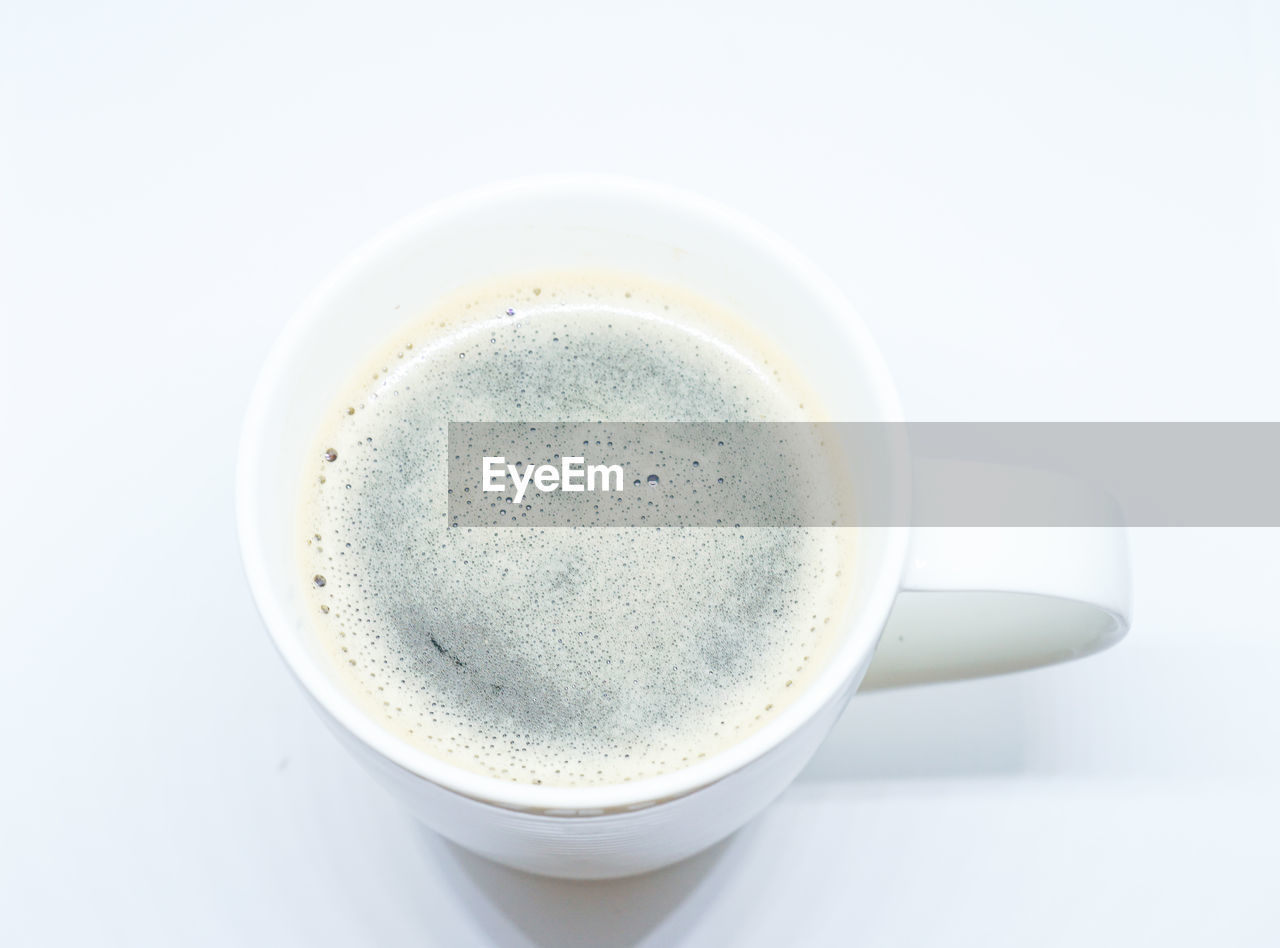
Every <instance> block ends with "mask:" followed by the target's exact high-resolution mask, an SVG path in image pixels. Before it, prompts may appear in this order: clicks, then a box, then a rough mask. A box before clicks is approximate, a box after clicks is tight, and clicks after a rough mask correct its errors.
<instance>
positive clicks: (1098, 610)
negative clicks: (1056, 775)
mask: <svg viewBox="0 0 1280 948" xmlns="http://www.w3.org/2000/svg"><path fill="white" fill-rule="evenodd" d="M916 463H917V468H916V477H917V478H920V477H941V478H948V477H952V476H953V475H955V474H956V472H957V468H956V466H957V465H963V464H965V463H966V462H962V461H951V460H935V459H918V460H917V462H916ZM1069 489H1070V490H1073V491H1077V492H1078V493H1079V495H1080V498H1081V502H1082V503H1093V502H1094V501H1095V500H1096V497H1097V492H1096V491H1095V490H1094V489H1093V488H1091V487H1090V486H1088V485H1086V484H1084V483H1083V482H1079V483H1076V484H1073V485H1070V487H1069ZM1130 615H1131V603H1130V586H1129V551H1128V542H1127V539H1126V535H1125V530H1124V528H1123V527H1121V526H1109V527H915V528H913V529H912V532H911V540H910V546H909V550H908V554H907V567H906V571H905V573H904V575H903V580H902V591H901V592H900V593H899V594H898V598H897V600H896V602H895V603H894V607H893V612H892V614H891V615H890V617H889V621H888V624H887V625H886V626H885V630H884V634H883V635H882V636H881V638H880V644H879V646H878V647H877V649H876V653H875V656H874V657H873V658H872V660H871V666H870V668H869V669H868V671H867V675H866V677H865V678H864V679H863V682H862V686H861V689H860V690H863V691H868V690H875V689H879V688H894V687H899V686H902V685H914V684H924V683H927V682H937V681H953V680H957V679H964V678H977V677H981V676H983V675H996V674H1000V673H1003V672H1011V671H1020V670H1022V669H1026V668H1034V667H1036V666H1039V665H1048V664H1051V663H1053V662H1061V661H1066V660H1067V659H1071V658H1080V657H1082V656H1085V655H1089V654H1091V653H1093V652H1097V651H1099V650H1101V649H1104V648H1106V647H1108V646H1109V645H1112V644H1114V643H1115V642H1117V641H1119V640H1120V638H1122V637H1123V636H1124V634H1125V632H1126V631H1128V628H1129V623H1130Z"/></svg>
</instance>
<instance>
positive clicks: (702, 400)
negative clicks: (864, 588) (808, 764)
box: [299, 274, 851, 786]
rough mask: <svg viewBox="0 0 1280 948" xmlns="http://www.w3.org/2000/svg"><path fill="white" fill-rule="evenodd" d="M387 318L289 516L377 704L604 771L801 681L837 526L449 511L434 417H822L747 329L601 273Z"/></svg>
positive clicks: (436, 736)
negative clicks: (460, 521) (382, 336)
mask: <svg viewBox="0 0 1280 948" xmlns="http://www.w3.org/2000/svg"><path fill="white" fill-rule="evenodd" d="M401 338H402V341H401V342H400V343H399V344H397V345H395V346H394V347H392V348H391V349H390V350H389V351H388V352H387V353H386V354H385V355H384V356H383V357H380V358H379V359H378V361H377V363H376V364H375V365H374V366H373V367H372V368H371V369H370V371H368V372H366V373H363V374H362V375H361V376H360V378H358V379H357V380H355V381H354V383H352V385H351V386H350V387H349V388H348V390H347V391H346V392H345V393H344V396H343V397H342V399H341V400H340V402H339V403H338V404H337V405H335V407H334V408H333V410H332V411H331V413H330V416H329V417H330V419H331V421H330V424H329V426H328V427H327V429H326V430H325V431H324V432H323V435H322V442H321V443H320V444H318V445H317V448H316V450H315V453H314V458H315V461H314V462H313V463H312V464H311V466H309V468H308V471H307V473H306V485H305V490H304V494H305V498H304V503H303V504H302V507H301V510H300V519H299V523H300V528H299V533H300V537H301V539H300V548H301V554H300V555H301V565H300V575H301V576H302V579H303V582H304V583H305V585H306V590H305V596H306V598H307V600H308V601H309V602H310V603H311V608H312V610H313V616H314V620H315V621H314V625H315V629H316V633H317V635H318V636H319V637H320V640H321V642H322V643H323V644H324V645H325V647H326V649H327V651H328V652H329V654H330V655H331V656H332V658H333V660H334V665H335V668H336V669H337V672H338V675H339V677H340V678H341V679H342V680H343V681H344V683H345V685H346V686H347V688H348V690H349V691H350V692H351V693H352V694H353V695H354V696H355V697H356V698H357V700H358V701H360V702H361V703H362V705H363V706H364V707H365V709H366V710H367V712H368V713H369V714H370V715H371V716H372V717H373V718H374V719H375V720H377V721H379V722H380V723H381V724H383V726H385V727H386V728H388V729H389V730H390V731H392V732H393V733H395V734H397V735H398V736H400V737H401V738H402V739H404V740H406V741H409V742H410V743H412V744H414V745H416V746H418V747H420V748H422V749H424V750H426V751H427V752H429V753H432V754H434V755H436V756H439V757H441V758H443V759H445V760H447V761H449V762H451V763H454V764H457V765H459V766H462V767H466V768H468V769H471V770H474V771H477V772H479V773H483V774H487V775H491V776H494V777H498V778H501V779H510V780H516V781H521V782H526V783H541V784H546V785H565V786H575V785H577V786H580V785H589V784H603V783H618V782H624V781H628V780H634V779H639V778H642V777H646V776H653V775H656V774H659V773H665V772H669V771H672V770H676V769H679V768H681V767H684V766H688V765H689V764H691V763H693V762H695V761H697V760H698V759H700V758H704V757H707V756H710V755H712V754H714V753H716V752H717V751H719V750H722V749H724V748H725V747H727V746H729V745H731V744H733V743H735V742H736V741H738V740H741V739H742V738H743V737H745V736H747V735H748V734H749V733H751V732H752V731H754V730H756V729H757V728H758V727H760V726H761V725H762V724H764V723H765V722H767V721H768V720H770V719H771V718H772V717H773V716H775V715H777V714H778V713H779V711H781V709H782V708H784V707H785V706H786V705H787V704H788V703H790V701H791V700H793V699H794V698H795V696H796V695H797V694H798V693H799V692H800V691H801V690H803V688H804V687H805V686H806V685H807V684H808V683H809V682H810V681H811V680H812V679H813V677H814V676H815V675H816V673H817V672H818V671H819V669H820V667H821V665H822V662H823V659H824V658H825V657H826V656H827V654H828V652H829V651H830V649H831V647H832V644H833V639H834V638H835V631H836V629H837V628H838V627H839V626H840V624H841V623H840V616H841V614H842V612H843V609H844V606H845V602H844V592H843V589H844V586H845V585H847V584H845V583H842V582H841V581H840V575H841V572H842V570H843V569H847V568H848V565H849V555H850V546H851V537H850V535H849V533H848V531H842V530H835V529H768V528H756V529H727V528H725V529H716V528H704V529H685V530H679V529H655V528H629V529H609V530H604V529H537V530H534V529H512V528H508V529H467V528H452V529H451V528H450V527H449V525H448V517H447V490H448V488H447V476H446V461H447V458H446V450H445V447H446V425H447V423H448V422H449V421H507V420H530V421H533V420H552V419H554V420H563V421H589V420H599V419H606V420H634V421H648V420H689V421H695V420H696V421H707V420H714V421H756V420H759V421H798V420H814V419H816V418H817V417H818V412H817V411H816V410H815V406H814V403H813V401H812V397H811V396H810V395H808V393H807V392H806V391H805V389H804V386H803V385H802V384H801V383H800V382H799V381H798V380H797V378H796V377H795V376H794V374H793V373H792V372H790V371H789V369H788V368H787V367H786V366H785V364H784V363H783V361H782V360H781V359H780V357H779V356H778V355H777V354H776V353H774V352H771V351H769V350H768V349H767V347H766V346H765V345H764V344H763V343H762V342H761V340H758V339H755V338H753V337H751V336H750V335H749V333H748V332H747V331H746V330H745V328H744V327H739V326H738V325H737V324H736V323H735V321H734V320H733V318H732V317H731V316H728V315H727V314H724V313H722V312H720V311H718V310H716V309H715V308H714V307H712V306H711V305H710V304H707V303H705V302H703V301H700V300H697V299H695V298H692V297H689V296H688V295H685V294H683V293H681V292H678V291H673V290H669V289H666V288H663V287H657V286H652V285H649V284H645V283H640V282H637V281H632V280H626V279H623V278H620V277H611V276H605V275H600V274H589V275H583V274H559V275H556V274H546V275H541V276H539V277H537V278H533V279H526V280H524V281H522V282H521V283H519V284H515V283H512V284H509V285H503V286H494V287H489V288H487V289H486V290H485V291H484V292H483V293H470V294H466V295H463V296H459V297H457V298H455V299H451V300H449V301H447V302H444V303H442V304H441V305H439V306H438V307H436V308H435V309H434V310H433V311H432V312H431V313H429V314H428V315H427V316H426V317H425V318H424V319H423V320H421V321H420V323H419V324H417V325H416V326H413V327H411V328H410V329H408V330H406V331H405V333H404V334H403V336H402V337H401ZM728 340H732V343H730V342H729V341H728ZM806 406H807V407H806ZM629 489H630V488H629ZM640 489H643V488H640Z"/></svg>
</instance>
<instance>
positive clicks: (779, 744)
mask: <svg viewBox="0 0 1280 948" xmlns="http://www.w3.org/2000/svg"><path fill="white" fill-rule="evenodd" d="M578 267H582V268H600V269H609V270H615V271H623V272H630V273H635V274H638V275H642V276H644V277H647V278H649V279H651V280H656V281H659V282H665V283H674V284H677V285H680V286H683V287H686V288H687V289H690V290H693V291H695V292H697V293H699V294H701V295H702V296H704V297H706V298H709V299H711V300H712V301H714V302H717V303H720V304H721V305H723V306H724V307H725V308H727V309H729V310H731V311H733V312H735V313H736V314H738V315H739V316H740V317H741V318H742V319H744V320H746V321H748V322H749V323H751V324H754V325H755V326H756V327H757V328H758V329H759V330H761V331H762V332H763V333H764V334H765V335H766V336H767V337H768V338H770V339H771V340H772V341H773V342H774V343H775V344H776V345H777V346H778V347H779V348H781V349H782V350H783V351H784V352H785V353H786V354H787V355H788V356H789V357H790V358H791V360H792V362H793V363H795V364H796V365H798V366H800V367H801V368H802V369H804V370H805V371H806V373H807V377H808V380H809V381H810V382H811V383H812V385H813V388H814V389H815V390H816V392H817V394H818V396H819V397H820V398H821V399H822V401H823V402H824V403H825V406H826V408H827V409H828V412H829V414H830V417H832V418H833V419H836V420H842V421H897V420H901V408H900V406H899V402H898V398H897V395H896V393H895V392H894V389H893V386H892V384H891V382H890V378H889V374H888V371H887V370H886V368H885V366H884V363H883V362H882V360H881V357H880V354H879V352H878V351H877V350H876V348H875V346H874V345H873V344H872V341H871V339H870V337H869V336H868V334H867V331H866V329H865V328H864V327H863V325H862V323H861V322H860V321H859V320H858V319H857V317H856V316H855V315H854V313H853V312H852V311H851V309H850V306H849V304H848V302H847V301H846V300H845V299H844V297H843V296H842V294H841V293H840V292H839V290H838V289H837V288H836V287H835V286H834V285H833V284H832V283H831V282H830V281H829V280H828V279H827V278H825V277H824V276H823V275H822V274H821V273H820V272H818V271H817V270H816V269H815V268H814V267H813V266H812V265H811V264H810V263H808V262H807V261H806V260H804V259H803V258H802V257H801V256H800V255H799V254H797V253H796V252H795V251H794V250H792V249H791V248H789V247H788V246H786V245H785V244H784V243H782V242H781V241H779V240H778V239H777V238H776V237H774V236H772V235H771V234H769V233H767V232H766V231H765V230H763V229H762V228H761V227H759V226H758V225H756V224H755V223H753V222H751V221H749V220H747V219H745V218H743V217H741V216H740V215H738V214H735V213H733V212H730V211H727V210H725V209H723V208H721V207H718V206H715V205H713V204H711V203H709V202H707V201H705V200H703V199H701V198H698V197H695V196H692V195H689V194H685V193H681V192H677V191H673V190H670V189H667V188H664V187H658V186H655V185H651V184H645V183H641V182H636V181H632V180H627V179H619V178H612V177H580V176H578V177H552V178H538V179H530V180H523V181H516V182H512V183H508V184H502V185H498V186H495V187H491V188H487V189H484V190H481V191H478V192H474V193H470V194H466V195H463V196H461V197H457V198H454V199H451V200H447V201H444V202H442V203H439V204H437V205H434V206H433V207H430V208H428V209H427V210H425V211H424V212H422V213H420V214H417V215H415V216H413V217H411V218H409V219H408V220H406V221H404V222H402V223H400V224H399V225H397V226H396V227H394V228H393V229H392V230H390V231H389V232H388V233H386V234H385V235H383V236H382V237H381V238H379V239H377V240H375V241H374V242H373V243H371V244H369V245H368V246H366V247H365V248H364V249H363V250H361V251H360V252H359V253H357V254H356V255H355V256H354V257H352V258H351V259H350V260H348V261H347V262H346V263H345V264H344V265H343V266H342V267H340V268H339V269H338V270H337V272H335V273H334V274H333V275H332V276H330V277H329V278H328V279H327V280H326V281H325V282H324V284H323V285H322V286H321V287H320V288H319V289H318V290H317V291H316V292H315V293H314V294H313V295H312V296H311V298H310V299H309V300H307V302H306V303H305V304H304V305H303V307H302V309H301V310H300V311H299V312H298V313H297V315H295V316H294V318H293V319H292V320H291V321H290V322H289V324H288V325H287V327H286V328H285V330H284V332H283V334H282V335H281V337H280V339H279V341H278V343H277V344H276V346H275V348H274V349H273V351H272V353H271V355H270V357H269V358H268V360H267V363H266V365H265V367H264V368H263V370H262V374H261V377H260V378H259V381H258V384H257V387H256V389H255V391H254V394H253V397H252V400H251V403H250V406H249V411H248V416H247V418H246V421H245V427H244V432H243V436H242V440H241V444H240V456H239V466H238V470H237V520H238V526H239V531H240V543H241V550H242V555H243V558H244V565H245V570H246V573H247V575H248V578H249V583H250V586H251V587H252V589H253V594H254V597H255V598H256V600H257V603H258V607H259V609H260V610H261V612H262V616H263V618H264V619H265V621H266V624H267V628H268V629H269V630H270V633H271V636H272V638H273V639H274V640H275V643H276V645H277V647H278V648H279V650H280V652H281V654H282V655H283V656H284V659H285V661H286V662H287V663H288V665H289V667H290V669H291V670H292V671H293V673H294V674H295V675H296V676H297V678H298V680H299V681H300V682H301V683H302V685H303V687H304V689H305V690H306V692H307V693H308V695H310V697H311V699H312V700H313V702H314V704H315V706H316V707H317V708H318V709H319V711H320V713H321V715H322V717H323V718H324V719H325V720H326V721H327V722H328V723H329V724H330V726H331V727H332V728H333V730H334V731H335V732H336V733H337V734H338V736H339V737H340V738H341V739H342V741H343V742H344V743H345V744H346V745H347V746H348V747H349V748H350V749H351V750H352V752H353V753H354V754H355V755H356V757H357V758H358V759H359V760H361V761H362V762H363V763H364V764H365V765H366V766H367V767H368V768H369V769H370V770H371V771H372V772H373V773H374V774H375V775H376V776H377V777H378V778H379V779H380V780H381V781H382V782H383V783H384V784H385V785H386V786H387V787H388V788H389V789H390V790H391V792H392V793H393V794H394V795H395V796H397V797H398V798H399V799H400V800H401V801H402V802H403V803H405V804H406V805H407V806H408V807H409V808H410V809H411V810H412V811H413V812H414V813H415V814H416V815H417V816H418V817H419V818H420V819H421V820H422V821H423V822H424V823H426V824H427V825H428V826H430V827H431V828H432V829H434V830H436V831H437V832H439V833H441V834H442V835H444V836H446V837H448V838H449V839H451V840H453V841H454V842H456V843H459V844H460V845H462V846H465V847H467V848H468V849H471V850H474V851H475V852H477V853H480V854H481V855H483V856H487V857H489V858H491V859H494V860H496V861H498V862H502V863H506V864H507V865H510V866H514V867H517V868H520V869H525V870H528V871H531V872H538V873H545V874H549V875H557V876H564V877H571V878H607V877H613V876H621V875H628V874H631V873H637V872H644V871H647V870H650V869H655V868H657V867H659V866H663V865H666V864H668V863H672V862H675V861H677V860H680V859H683V858H685V857H687V856H690V855H692V854H694V853H696V852H698V851H699V850H701V849H704V848H705V847H707V846H710V845H711V844H713V843H715V842H716V841H718V840H720V839H722V838H723V837H725V836H727V835H728V834H729V833H731V832H733V831H734V830H735V829H737V828H738V827H740V826H742V825H743V824H744V823H746V822H747V821H748V820H749V819H751V817H753V816H754V815H755V814H756V813H758V812H759V811H760V810H761V809H763V808H764V807H765V805H766V804H768V803H769V802H770V801H771V800H772V799H774V798H775V797H776V796H777V795H778V794H779V793H781V792H782V790H783V789H784V788H785V787H786V786H787V785H788V784H789V783H790V782H791V780H792V779H794V778H795V777H796V775H797V774H798V773H799V772H800V770H801V768H803V767H804V765H805V763H806V762H807V761H808V760H809V758H810V757H811V756H812V755H813V753H814V751H815V750H816V749H817V747H818V745H819V744H820V743H821V741H822V740H823V738H824V737H825V736H826V734H827V732H828V731H829V730H830V728H831V726H832V725H833V724H834V723H835V721H836V718H837V717H838V716H839V714H840V713H841V711H842V710H843V709H844V707H845V704H846V703H847V702H848V700H849V698H850V696H851V695H852V694H853V692H854V691H855V689H857V688H858V686H859V684H860V683H863V686H864V687H881V686H889V685H898V684H908V683H913V682H923V681H938V680H943V679H948V678H957V677H967V676H973V675H981V674H990V673H994V672H1000V671H1009V670H1013V669H1019V668H1027V667H1031V666H1033V665H1037V664H1043V663H1046V662H1050V661H1057V660H1061V659H1065V658H1069V657H1074V656H1079V655H1083V654H1087V653H1089V652H1092V651H1096V650H1097V649H1099V648H1102V647H1104V646H1106V645H1108V644H1110V643H1112V642H1114V641H1115V640H1116V639H1118V638H1119V637H1120V636H1121V635H1123V633H1124V631H1125V630H1126V629H1127V627H1128V622H1129V580H1128V560H1127V550H1126V545H1125V538H1124V534H1123V532H1122V531H1121V530H1119V529H1101V528H1089V529H1084V528H1070V529H1068V528H1054V529H1028V528H1021V529H994V528H981V529H959V528H945V529H919V528H915V529H910V528H907V527H885V528H867V529H863V530H861V531H860V532H859V535H858V540H857V542H858V553H857V557H856V566H855V567H854V568H853V569H852V570H850V571H849V572H851V573H852V574H853V575H852V576H851V577H850V580H849V581H850V582H851V583H852V584H853V587H854V596H853V597H852V601H853V603H854V605H853V606H852V607H851V608H850V610H849V611H848V614H847V615H846V616H845V617H844V619H843V623H844V628H843V632H842V637H841V639H840V641H839V645H838V647H837V648H836V649H835V651H834V654H833V655H832V656H831V658H830V659H829V661H828V663H827V665H826V667H825V669H823V671H822V672H821V674H820V675H819V676H818V677H817V678H816V679H815V680H814V681H813V683H812V684H811V685H810V686H809V687H808V688H807V689H806V690H805V691H804V692H803V693H802V694H801V695H800V696H799V697H798V698H797V699H796V700H795V701H794V703H792V704H791V705H790V706H789V707H788V708H786V709H785V710H784V711H782V713H781V714H779V715H778V716H777V717H776V718H775V719H774V720H772V721H771V722H770V723H768V724H767V725H766V726H764V727H762V728H761V729H760V730H759V731H757V732H755V733H753V734H751V735H749V736H748V737H747V738H745V739H744V740H742V741H741V742H739V743H738V744H735V745H733V746H732V747H730V748H729V749H727V750H725V751H723V752H721V753H719V754H716V755H714V756H712V757H710V758H708V759H707V760H705V761H703V762H700V763H698V764H695V765H694V766H690V767H688V768H686V769H683V770H678V771H675V772H673V773H668V774H665V775H662V776H658V777H653V778H646V779H643V780H637V781H633V782H629V783H624V784H618V785H612V786H599V787H581V788H557V787H544V786H532V785H524V784H518V783H510V782H502V781H499V780H496V779H494V778H491V777H486V776H482V775H480V774H478V773H473V772H471V771H468V770H463V769H460V768H458V767H455V766H452V765H450V764H449V763H446V762H445V761H443V760H441V759H439V758H437V757H433V756H431V755H429V754H427V753H426V752H424V751H421V750H419V749H417V748H415V747H412V746H410V745H408V744H406V743H404V742H402V741H401V740H399V739H398V738H396V737H394V736H393V735H392V734H391V733H390V732H388V731H386V730H384V729H383V728H382V727H381V726H379V725H378V724H377V723H376V722H375V721H373V720H372V719H371V718H370V717H369V716H368V715H366V714H365V713H364V712H363V711H361V710H360V708H359V707H358V706H357V704H356V702H355V701H354V700H353V699H352V698H351V697H350V696H349V695H348V693H347V692H346V691H345V690H344V688H343V686H342V685H341V683H340V682H339V681H338V679H337V677H336V670H335V669H333V668H332V667H331V665H330V662H329V659H327V658H326V657H325V656H324V655H323V654H322V652H321V649H320V643H319V642H318V640H316V639H315V638H314V637H313V636H312V634H311V630H310V626H309V625H308V623H307V622H306V621H304V619H305V617H304V603H303V601H302V598H301V592H302V588H301V584H300V583H299V582H298V570H299V568H300V566H299V563H298V561H297V559H296V552H295V549H296V548H295V537H294V530H295V526H294V516H295V511H296V502H297V493H298V490H299V485H300V483H301V478H302V473H301V472H302V469H303V463H304V455H305V453H306V452H307V450H308V448H309V446H310V445H311V439H312V437H313V435H314V434H315V433H316V432H317V431H318V430H319V427H320V423H321V418H320V414H321V412H322V411H323V410H324V409H325V408H326V407H327V406H328V405H329V403H330V399H331V398H332V396H333V394H334V392H335V391H336V387H337V386H338V385H340V384H342V383H344V382H345V381H346V380H347V379H348V378H349V377H350V375H351V373H352V372H353V370H354V369H355V368H356V367H357V366H359V365H360V364H361V363H362V362H363V360H364V359H365V358H366V357H369V356H372V355H373V354H374V353H375V352H376V351H378V350H379V349H381V348H384V347H385V345H386V343H387V341H388V340H389V339H392V338H394V337H395V335H396V333H397V331H398V330H400V329H401V328H402V327H403V326H404V325H405V323H406V321H407V320H409V319H410V318H411V317H412V316H413V315H414V314H417V313H421V312H423V311H424V310H425V309H427V308H428V307H429V306H430V304H431V303H432V302H433V301H434V300H436V299H438V298H440V297H442V296H444V295H445V294H447V293H449V292H451V291H453V290H455V289H458V288H461V287H463V286H465V285H468V284H475V283H481V282H483V281H485V280H486V279H488V278H492V277H496V276H509V275H512V274H519V273H521V272H525V271H537V270H548V269H565V268H578ZM458 420H465V419H458ZM891 611H892V617H891V615H890V613H891ZM886 627H887V628H888V632H886ZM877 645H879V649H878V650H877ZM873 655H874V656H875V661H874V662H873V661H872V658H873ZM868 669H870V671H869V672H868ZM864 676H866V677H865V681H864Z"/></svg>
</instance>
